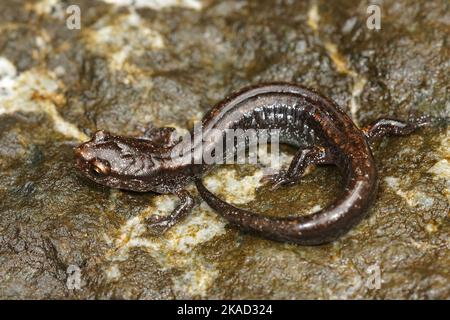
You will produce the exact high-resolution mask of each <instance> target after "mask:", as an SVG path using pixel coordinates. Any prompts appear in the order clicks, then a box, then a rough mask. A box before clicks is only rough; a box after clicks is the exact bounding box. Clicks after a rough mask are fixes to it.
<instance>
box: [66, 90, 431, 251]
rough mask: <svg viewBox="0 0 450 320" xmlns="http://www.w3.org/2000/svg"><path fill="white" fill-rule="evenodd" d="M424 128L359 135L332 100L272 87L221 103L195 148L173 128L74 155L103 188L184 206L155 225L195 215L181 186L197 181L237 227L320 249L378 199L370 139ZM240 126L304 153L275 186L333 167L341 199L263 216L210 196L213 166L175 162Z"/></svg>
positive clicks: (397, 127)
mask: <svg viewBox="0 0 450 320" xmlns="http://www.w3.org/2000/svg"><path fill="white" fill-rule="evenodd" d="M422 124H423V123H420V122H417V123H412V122H410V123H407V124H405V123H402V122H400V121H396V120H389V119H382V120H379V121H378V122H377V123H375V124H374V125H373V126H371V127H369V128H367V129H363V130H360V129H358V128H357V127H356V125H355V124H354V123H353V121H352V120H351V118H350V117H349V116H348V115H347V114H346V113H345V112H343V111H342V110H341V109H340V108H339V107H338V106H337V105H336V104H335V103H334V102H332V101H331V100H329V99H327V98H325V97H323V96H322V95H320V94H318V93H316V92H315V91H313V90H311V89H307V88H305V87H302V86H299V85H295V84H289V83H274V84H264V85H258V86H254V87H249V88H245V89H243V90H241V91H239V92H237V93H235V94H233V95H231V96H230V97H228V98H226V99H225V100H223V101H222V102H220V103H219V104H218V105H217V106H216V107H214V108H213V109H212V110H211V111H210V112H209V113H208V114H207V115H206V116H205V117H204V119H203V121H202V128H201V129H202V132H203V140H199V141H194V143H193V144H189V145H188V144H187V143H186V142H185V140H182V141H181V142H177V141H173V140H171V138H170V137H171V135H170V134H171V132H172V131H171V130H170V129H169V128H161V129H156V130H152V131H149V132H147V134H146V137H145V138H139V139H137V138H126V137H120V136H112V135H110V134H108V133H105V132H103V131H99V132H97V133H96V135H95V136H94V138H93V139H92V140H91V141H88V142H86V143H84V144H82V145H80V146H79V147H78V148H76V149H75V153H76V158H77V166H78V168H79V169H80V170H81V171H82V172H83V173H84V175H85V176H87V177H88V178H90V179H92V180H94V181H96V182H98V183H100V184H103V185H107V186H110V187H115V188H121V189H128V190H134V191H140V192H145V191H155V192H158V193H174V194H177V195H178V196H179V197H180V199H181V203H180V205H179V206H178V207H177V208H176V209H175V210H174V212H172V214H171V215H170V216H168V217H162V218H160V217H157V218H153V220H152V221H151V224H152V225H153V226H155V227H162V228H163V230H166V229H167V228H169V227H171V226H172V225H173V224H174V223H176V222H177V221H178V220H180V219H181V218H182V217H183V216H184V215H186V214H187V213H188V212H189V211H190V210H191V209H192V207H193V204H194V201H193V199H192V197H191V196H190V195H189V193H187V192H186V191H185V190H184V188H185V186H186V185H187V184H188V183H190V182H191V181H192V180H195V181H196V186H197V189H198V191H199V193H200V195H201V196H202V198H203V199H204V200H205V201H206V202H207V203H208V205H209V206H210V207H211V208H213V209H214V210H215V211H216V212H218V213H219V214H220V215H222V216H223V217H224V218H226V219H227V220H228V221H230V222H231V223H232V224H234V225H236V226H238V227H239V228H241V229H243V230H248V231H251V232H254V233H257V234H259V235H261V236H263V237H267V238H270V239H275V240H280V241H289V242H295V243H299V244H306V245H315V244H322V243H327V242H330V241H333V240H335V239H336V238H338V237H339V236H340V235H342V234H344V233H345V232H347V231H348V230H349V229H350V228H352V227H353V226H354V225H355V224H357V223H358V222H359V221H361V219H362V218H363V217H364V216H365V213H366V212H367V209H368V207H369V206H370V204H371V202H372V200H373V199H374V197H375V194H376V189H377V181H378V179H377V169H376V166H375V163H374V159H373V156H372V152H371V150H370V146H369V139H373V138H380V137H382V136H383V135H385V134H396V135H403V134H408V133H410V132H412V131H413V130H414V129H415V128H417V127H418V126H420V125H422ZM236 128H240V129H249V128H250V129H280V130H281V131H280V133H281V135H280V142H282V143H287V144H291V145H294V146H296V147H298V148H299V151H298V152H297V154H296V155H295V157H294V159H293V161H292V163H291V165H290V167H289V169H288V170H287V171H286V172H281V173H279V174H278V175H276V176H274V177H271V180H272V182H273V186H274V187H278V186H280V185H289V184H293V183H295V182H297V181H298V180H299V179H300V177H301V175H302V174H303V172H304V170H305V169H306V167H307V166H308V165H310V164H335V165H336V166H337V167H338V168H339V169H340V171H341V173H342V175H343V177H344V178H345V188H344V190H343V192H342V194H341V196H340V197H339V198H338V199H337V200H336V201H334V202H333V203H332V204H331V205H330V206H329V207H327V208H324V209H322V210H320V211H319V212H316V213H314V214H311V215H308V216H297V217H283V218H277V217H268V216H263V215H259V214H256V213H253V212H250V211H246V210H242V209H239V208H236V207H234V206H232V205H230V204H228V203H226V202H224V201H222V200H220V199H219V198H218V197H216V196H215V195H213V194H212V193H211V192H209V191H208V190H207V189H206V188H205V186H204V185H203V184H202V182H201V177H202V175H203V174H204V173H205V172H206V171H207V170H208V169H209V168H210V167H211V166H210V165H206V164H204V163H200V164H193V163H190V162H189V163H186V162H185V163H183V162H180V161H179V159H176V157H173V155H174V154H179V153H180V152H181V151H182V150H186V149H189V148H190V150H191V151H192V152H194V151H195V148H197V147H198V146H199V145H200V144H201V146H202V148H203V150H206V152H208V151H209V150H212V148H214V146H215V145H214V143H215V142H214V141H217V140H214V139H208V137H209V135H211V133H210V132H212V130H211V129H219V130H221V131H222V132H223V131H224V130H226V129H236ZM191 134H193V133H191ZM205 140H206V141H208V140H209V141H210V142H205Z"/></svg>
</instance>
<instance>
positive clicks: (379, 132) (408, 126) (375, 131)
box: [362, 117, 429, 141]
mask: <svg viewBox="0 0 450 320" xmlns="http://www.w3.org/2000/svg"><path fill="white" fill-rule="evenodd" d="M428 124H429V119H428V118H427V117H419V118H411V119H409V120H408V122H403V121H399V120H395V119H378V120H377V121H375V123H373V124H372V125H370V126H367V127H365V128H363V129H362V131H363V132H364V134H365V135H366V137H367V138H368V139H369V140H371V141H374V140H377V139H380V138H382V137H384V136H404V135H408V134H410V133H412V132H413V131H415V130H416V129H418V128H420V127H424V126H426V125H428Z"/></svg>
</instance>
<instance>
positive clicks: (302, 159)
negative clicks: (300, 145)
mask: <svg viewBox="0 0 450 320" xmlns="http://www.w3.org/2000/svg"><path fill="white" fill-rule="evenodd" d="M331 163H333V158H332V156H331V154H330V153H329V152H328V151H327V150H326V149H324V148H322V147H318V146H316V147H313V148H312V149H300V150H299V151H297V153H296V154H295V156H294V158H293V159H292V161H291V164H290V165H289V168H288V169H287V170H282V171H280V172H279V173H278V174H275V175H273V176H270V177H269V178H268V179H266V180H269V181H270V183H272V190H273V189H276V188H278V187H280V186H287V185H292V184H295V183H296V182H297V181H298V180H299V179H300V178H301V176H302V175H303V173H304V172H305V170H306V168H307V167H308V166H309V165H312V164H331Z"/></svg>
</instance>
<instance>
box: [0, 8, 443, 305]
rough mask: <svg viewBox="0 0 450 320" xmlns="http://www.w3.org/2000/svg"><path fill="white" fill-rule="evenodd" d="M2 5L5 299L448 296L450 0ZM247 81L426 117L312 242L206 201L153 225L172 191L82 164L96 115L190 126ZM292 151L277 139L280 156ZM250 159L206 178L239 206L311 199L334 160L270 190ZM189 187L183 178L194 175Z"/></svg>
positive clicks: (350, 105) (321, 197)
mask: <svg viewBox="0 0 450 320" xmlns="http://www.w3.org/2000/svg"><path fill="white" fill-rule="evenodd" d="M70 2H71V4H76V5H77V6H78V7H79V8H80V12H81V29H79V30H77V29H75V30H71V29H69V28H68V27H67V26H66V19H67V18H68V17H69V15H70V14H68V13H67V12H66V8H67V1H60V0H40V1H20V0H15V1H2V2H0V29H1V30H2V33H1V36H0V199H1V202H0V297H1V298H6V299H10V298H33V299H41V298H64V299H66V298H101V299H109V298H125V299H136V298H138V299H175V298H177V299H180V298H187V299H195V298H215V299H223V298H224V299H239V298H240V299H249V298H264V299H266V298H267V299H298V298H308V299H317V298H322V299H329V298H339V299H350V298H351V299H353V298H381V299H382V298H393V299H399V298H406V299H424V298H429V299H434V298H440V299H449V298H450V270H449V266H450V250H449V249H450V239H449V234H450V233H449V232H450V223H449V201H450V164H449V161H450V151H449V149H450V146H449V145H450V142H449V130H448V123H449V115H450V98H449V86H450V78H449V70H450V47H449V37H448V35H449V34H450V4H449V3H448V1H446V0H441V1H439V0H437V1H426V0H421V1H415V2H414V3H412V2H411V1H406V0H400V1H393V0H392V1H383V3H382V5H381V4H380V6H381V9H382V11H381V12H382V16H381V29H380V30H370V29H369V28H368V27H367V25H366V20H367V17H368V16H369V15H368V13H367V11H366V10H367V7H368V5H369V4H371V2H370V3H369V1H359V2H358V1H357V2H355V1H350V0H340V1H332V2H331V1H325V0H320V1H309V2H308V1H288V0H284V1H282V0H277V1H269V0H267V1H200V0H184V1H166V2H162V1H153V0H142V1H138V2H137V4H138V5H137V6H134V7H133V6H131V5H130V3H131V2H132V1H125V0H104V1H90V0H89V1H88V0H84V1H78V0H77V1H75V0H74V1H70ZM262 81H294V82H298V83H302V84H305V85H307V86H310V87H314V88H318V89H319V90H320V91H321V92H323V93H324V94H326V95H328V96H330V97H331V98H333V99H334V100H336V101H337V102H338V104H340V105H341V106H342V107H343V108H344V109H346V110H347V111H348V112H349V113H350V114H351V115H352V117H353V119H354V120H355V121H356V123H357V124H358V125H361V126H362V125H364V124H368V123H370V122H371V121H373V120H374V119H376V118H378V117H383V116H395V117H399V118H407V117H408V113H409V110H410V109H411V108H413V109H415V110H416V112H417V113H419V114H424V113H425V114H428V115H429V116H430V117H431V119H432V120H433V121H432V125H431V126H430V127H428V128H425V129H422V130H420V131H417V132H416V133H414V134H412V135H410V136H408V137H402V138H388V139H384V140H383V141H382V142H381V143H380V144H377V145H376V146H374V155H375V157H376V159H377V162H378V166H379V172H380V187H379V192H378V198H377V201H376V202H375V204H374V206H373V207H372V209H371V210H370V213H369V215H368V218H366V219H365V220H364V221H363V222H362V223H360V224H359V225H358V226H357V227H356V228H355V229H354V230H352V231H351V232H350V233H349V234H348V235H346V236H345V237H343V238H341V239H339V240H338V241H336V242H334V243H332V244H328V245H323V246H316V247H304V246H297V245H292V244H283V243H276V242H273V241H269V240H263V239H260V238H257V237H254V236H252V235H248V234H245V233H242V232H240V231H238V230H236V229H235V228H233V227H230V226H228V225H227V223H226V221H224V220H223V219H222V218H220V217H218V216H217V215H216V214H215V213H214V212H213V211H212V210H211V209H209V208H208V207H207V206H206V204H204V203H201V204H200V206H199V207H197V209H195V210H194V212H193V213H192V214H191V215H190V216H189V217H188V218H187V219H186V220H185V221H183V222H181V223H180V224H178V225H176V226H175V227H174V228H173V229H172V230H170V231H169V232H168V233H167V234H166V235H164V236H162V237H158V236H153V235H152V234H151V233H150V232H149V230H148V229H147V226H146V224H145V218H146V217H148V216H150V215H153V214H158V213H159V214H164V213H166V212H169V211H170V209H171V208H173V206H174V204H175V201H174V200H175V199H174V198H173V197H171V196H166V195H156V194H151V193H148V194H137V193H132V192H124V191H117V190H110V189H108V188H104V187H101V186H98V185H95V184H94V183H91V182H89V181H87V180H86V179H84V178H83V177H81V176H80V175H79V174H78V173H77V172H76V170H75V167H74V164H73V152H72V148H73V146H74V145H76V144H77V143H79V142H80V141H83V140H86V139H87V138H88V136H89V135H90V134H91V133H92V132H93V131H95V130H96V129H106V130H110V131H112V132H115V133H118V134H127V135H132V134H137V133H138V132H139V128H140V127H143V126H145V125H146V124H147V123H149V122H150V123H152V124H153V125H155V126H163V125H165V126H167V125H171V126H175V127H177V128H179V129H190V128H191V127H192V125H193V123H194V121H197V120H199V119H201V117H202V115H203V114H204V112H205V111H206V110H208V109H209V108H210V107H211V106H212V105H213V104H214V103H216V102H218V101H219V100H221V99H222V98H223V97H224V96H226V94H227V93H229V92H231V91H232V90H235V89H239V88H241V87H243V86H245V85H248V84H252V83H253V84H255V83H259V82H262ZM290 155H292V150H286V151H285V153H284V157H283V159H284V161H283V163H284V164H286V163H287V162H288V161H289V159H290ZM261 176H262V169H261V168H260V167H252V166H249V165H247V166H223V167H219V168H217V170H215V171H214V172H212V173H211V174H210V175H209V176H208V177H207V178H206V179H205V182H206V184H207V185H208V186H209V187H210V189H211V190H213V191H214V192H216V193H217V194H219V195H221V196H222V197H223V198H225V199H227V200H228V201H231V202H234V203H236V204H239V206H242V207H246V208H252V210H255V211H258V212H264V213H266V214H273V215H286V214H288V213H291V214H292V213H299V214H300V213H308V212H311V211H313V210H317V209H318V208H321V207H324V206H326V205H327V203H329V202H330V201H331V200H332V199H333V198H334V197H336V196H337V195H338V194H339V189H340V187H341V178H340V176H339V174H338V173H337V171H336V170H335V169H334V168H316V169H315V170H312V172H311V173H309V174H308V175H306V176H305V177H304V178H303V179H302V182H301V183H300V184H298V185H296V186H293V187H288V188H281V189H280V190H277V191H276V192H272V191H270V190H269V188H268V187H267V186H265V185H263V184H262V183H260V181H259V180H260V178H261ZM191 188H192V190H193V191H194V189H195V188H194V187H193V186H192V187H191Z"/></svg>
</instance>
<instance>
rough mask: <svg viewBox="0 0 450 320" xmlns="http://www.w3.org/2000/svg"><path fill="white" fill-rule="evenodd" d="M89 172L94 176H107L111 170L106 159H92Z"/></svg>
mask: <svg viewBox="0 0 450 320" xmlns="http://www.w3.org/2000/svg"><path fill="white" fill-rule="evenodd" d="M91 172H92V174H93V175H94V176H107V175H108V174H109V173H110V172H111V166H110V165H109V162H108V161H106V160H101V159H94V160H93V161H92V162H91Z"/></svg>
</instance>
